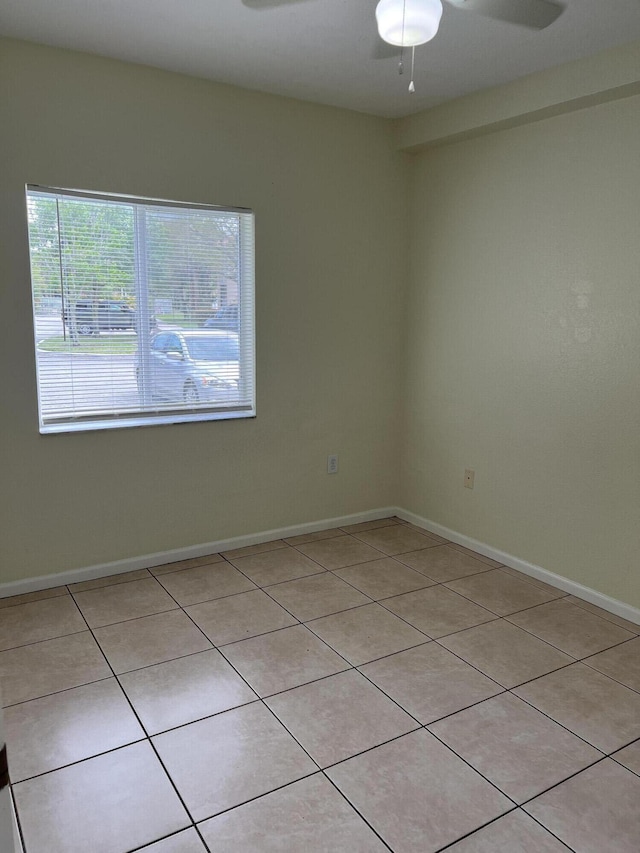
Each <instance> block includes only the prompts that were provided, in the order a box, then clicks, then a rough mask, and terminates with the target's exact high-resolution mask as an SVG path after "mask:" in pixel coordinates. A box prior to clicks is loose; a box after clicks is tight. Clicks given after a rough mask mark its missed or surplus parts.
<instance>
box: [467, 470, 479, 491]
mask: <svg viewBox="0 0 640 853" xmlns="http://www.w3.org/2000/svg"><path fill="white" fill-rule="evenodd" d="M475 478H476V472H475V471H474V470H473V468H465V469H464V487H465V489H472V488H473V481H474V480H475Z"/></svg>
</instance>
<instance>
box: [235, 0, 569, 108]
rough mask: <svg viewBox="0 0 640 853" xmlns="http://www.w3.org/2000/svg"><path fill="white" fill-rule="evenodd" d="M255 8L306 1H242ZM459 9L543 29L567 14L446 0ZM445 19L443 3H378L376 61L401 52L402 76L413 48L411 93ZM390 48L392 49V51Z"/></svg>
mask: <svg viewBox="0 0 640 853" xmlns="http://www.w3.org/2000/svg"><path fill="white" fill-rule="evenodd" d="M242 2H243V4H244V5H245V6H248V7H250V8H252V9H269V8H273V7H275V6H285V5H288V4H291V3H301V2H305V0H242ZM444 2H446V3H449V4H450V5H451V6H454V7H455V8H456V9H462V10H464V11H468V12H475V13H476V14H478V15H483V16H484V17H486V18H493V19H494V20H497V21H507V22H508V23H510V24H516V25H518V26H521V27H527V28H529V29H534V30H543V29H545V27H548V26H549V25H550V24H552V23H553V22H554V21H555V20H556V19H557V18H558V17H559V16H560V15H561V14H562V12H563V11H564V5H563V4H561V3H559V2H552V0H444ZM441 17H442V0H379V2H378V4H377V6H376V21H377V25H378V34H379V36H380V38H381V39H382V41H383V42H384V44H380V43H378V46H377V48H376V50H375V52H374V54H373V56H374V58H376V59H382V58H387V57H389V56H394V55H397V53H398V50H400V52H401V54H400V63H399V66H398V70H399V72H400V74H402V73H403V70H404V65H403V61H402V51H403V49H404V48H405V47H410V48H411V49H412V54H411V82H410V84H409V91H410V92H415V86H414V83H413V64H414V52H415V48H416V47H417V46H418V45H421V44H425V43H426V42H428V41H431V39H432V38H433V37H434V36H435V35H436V33H437V32H438V27H439V25H440V18H441ZM388 45H391V46H392V49H391V50H390V49H389V48H388Z"/></svg>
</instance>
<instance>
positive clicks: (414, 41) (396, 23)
mask: <svg viewBox="0 0 640 853" xmlns="http://www.w3.org/2000/svg"><path fill="white" fill-rule="evenodd" d="M441 17H442V3H441V2H440V0H380V2H379V3H378V5H377V6H376V20H377V22H378V32H379V33H380V38H381V39H382V40H383V41H386V42H387V43H388V44H394V45H397V46H398V47H414V46H415V45H418V44H424V43H425V42H427V41H431V39H432V38H433V37H434V36H435V34H436V33H437V32H438V27H439V25H440V18H441Z"/></svg>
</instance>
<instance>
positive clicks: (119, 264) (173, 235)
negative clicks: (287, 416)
mask: <svg viewBox="0 0 640 853" xmlns="http://www.w3.org/2000/svg"><path fill="white" fill-rule="evenodd" d="M27 213H28V225H29V245H30V252H31V280H32V292H33V312H34V329H35V343H36V365H37V380H38V403H39V413H40V431H41V432H68V431H73V430H84V429H104V428H107V427H114V426H117V427H122V426H140V425H143V424H150V423H175V422H180V421H193V420H212V419H218V418H237V417H251V416H253V415H254V414H255V387H254V384H255V381H254V377H255V358H254V339H255V335H254V218H253V213H252V212H251V211H250V210H245V209H234V208H222V207H206V206H197V205H185V204H177V203H173V202H164V201H155V200H146V199H137V198H126V197H121V196H116V197H113V196H106V195H100V194H97V193H85V192H76V191H68V190H58V189H48V188H42V187H35V186H29V187H27Z"/></svg>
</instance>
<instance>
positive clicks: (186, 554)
mask: <svg viewBox="0 0 640 853" xmlns="http://www.w3.org/2000/svg"><path fill="white" fill-rule="evenodd" d="M392 515H396V516H398V518H401V519H403V521H409V522H411V523H412V524H415V525H417V526H418V527H421V528H423V530H426V531H428V532H430V533H436V534H437V535H438V536H442V537H443V538H444V539H448V540H449V541H450V542H455V543H456V544H457V545H463V546H464V547H465V548H470V549H471V550H472V551H477V553H479V554H483V555H484V556H485V557H490V558H491V559H492V560H496V561H497V562H499V563H502V564H503V565H505V566H509V567H510V568H512V569H516V570H517V571H519V572H522V573H523V574H525V575H529V576H530V577H532V578H537V579H538V580H541V581H545V582H546V583H549V584H551V585H552V586H556V587H558V588H559V589H562V590H564V591H565V592H568V593H570V594H571V595H575V596H576V597H577V598H581V599H583V600H584V601H588V602H589V603H591V604H595V605H596V606H597V607H601V608H602V609H603V610H608V611H609V613H614V614H615V615H616V616H620V617H621V618H622V619H627V620H628V621H629V622H633V623H634V624H636V625H640V609H638V608H636V607H632V606H631V605H630V604H626V603H625V602H623V601H618V600H617V599H615V598H611V597H610V596H608V595H605V594H604V593H602V592H598V591H597V590H595V589H591V588H590V587H588V586H584V585H583V584H581V583H578V582H577V581H572V580H570V579H569V578H565V577H563V576H562V575H557V574H555V573H554V572H550V571H548V570H547V569H543V568H542V567H541V566H536V565H534V564H533V563H528V562H527V561H526V560H521V559H520V558H519V557H514V556H513V554H508V553H506V552H505V551H500V550H498V549H497V548H493V547H491V546H490V545H486V544H485V543H484V542H479V541H478V540H477V539H472V538H471V537H470V536H465V535H464V534H463V533H458V531H457V530H450V529H449V528H448V527H443V525H441V524H437V523H436V522H434V521H430V520H429V519H427V518H422V517H421V516H419V515H416V514H415V513H412V512H409V511H408V510H405V509H402V508H401V507H383V508H382V509H375V510H368V511H366V512H358V513H354V514H352V515H343V516H339V517H337V518H324V519H321V520H320V521H311V522H307V523H305V524H294V525H291V526H290V527H279V528H276V529H274V530H263V531H262V532H261V533H253V534H250V535H248V536H236V537H234V538H231V539H221V540H218V541H217V542H205V543H203V544H201V545H190V546H187V547H185V548H176V549H174V550H172V551H161V552H157V553H155V554H144V555H142V556H139V557H129V558H126V559H124V560H116V561H114V562H112V563H101V564H99V565H94V566H87V567H86V568H81V569H71V570H70V571H66V572H59V573H58V574H55V575H40V576H39V577H34V578H25V579H24V580H19V581H10V582H9V583H3V584H0V598H5V597H8V596H11V595H21V594H22V593H26V592H35V591H37V590H41V589H50V588H51V587H55V586H62V585H64V584H68V583H78V582H79V581H88V580H94V579H95V578H101V577H106V576H107V575H116V574H121V573H123V572H131V571H135V570H136V569H150V568H153V567H154V566H162V565H164V564H165V563H173V562H176V561H177V560H189V559H191V558H192V557H203V556H205V555H206V554H215V553H219V552H220V551H231V550H234V549H235V548H244V547H246V546H247V545H259V544H261V543H262V542H270V541H271V540H273V539H286V538H288V537H290V536H300V535H302V534H304V533H315V532H316V531H317V530H325V529H326V528H329V527H344V526H345V525H347V524H357V523H358V522H362V521H375V520H377V519H378V518H387V517H388V516H392Z"/></svg>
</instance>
